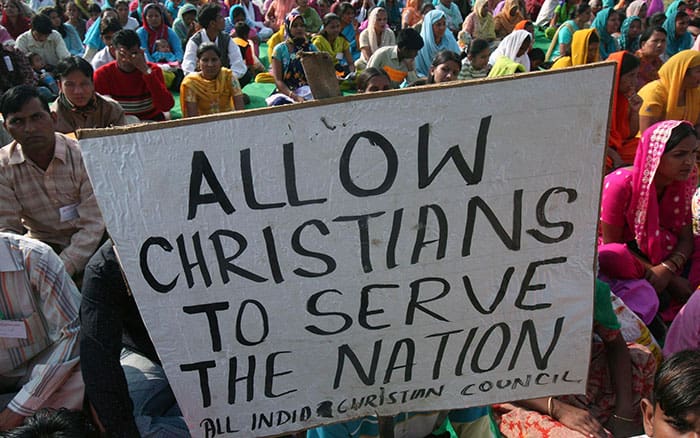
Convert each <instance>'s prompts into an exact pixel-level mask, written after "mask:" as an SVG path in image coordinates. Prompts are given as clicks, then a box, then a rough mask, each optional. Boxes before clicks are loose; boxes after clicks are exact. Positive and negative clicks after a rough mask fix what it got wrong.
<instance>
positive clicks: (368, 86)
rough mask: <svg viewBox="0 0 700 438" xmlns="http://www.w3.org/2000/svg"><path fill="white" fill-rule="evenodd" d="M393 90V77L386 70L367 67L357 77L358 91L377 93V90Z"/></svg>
mask: <svg viewBox="0 0 700 438" xmlns="http://www.w3.org/2000/svg"><path fill="white" fill-rule="evenodd" d="M386 90H391V79H389V75H388V74H387V72H385V71H384V70H381V69H378V68H374V67H367V69H365V71H363V72H362V73H360V75H359V76H358V77H357V92H358V93H375V92H377V91H386Z"/></svg>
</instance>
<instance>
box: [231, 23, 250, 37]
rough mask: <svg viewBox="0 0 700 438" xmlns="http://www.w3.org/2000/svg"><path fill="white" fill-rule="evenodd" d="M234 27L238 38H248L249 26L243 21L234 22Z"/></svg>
mask: <svg viewBox="0 0 700 438" xmlns="http://www.w3.org/2000/svg"><path fill="white" fill-rule="evenodd" d="M233 28H234V29H236V36H237V37H238V38H243V39H244V40H247V39H248V34H249V33H250V26H248V24H247V23H246V22H245V21H239V22H238V23H236V25H235V26H233Z"/></svg>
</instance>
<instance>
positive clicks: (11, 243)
mask: <svg viewBox="0 0 700 438" xmlns="http://www.w3.org/2000/svg"><path fill="white" fill-rule="evenodd" d="M79 307H80V293H79V292H78V290H77V288H76V287H75V284H74V283H73V281H72V280H71V278H70V276H69V275H68V273H67V272H66V269H65V267H64V265H63V262H62V261H61V259H60V258H58V256H57V255H56V254H55V253H54V252H53V250H52V249H51V248H50V247H49V246H48V245H45V244H43V243H41V242H39V241H38V240H34V239H30V238H28V237H25V236H20V235H17V234H10V233H2V232H0V318H1V319H2V321H0V430H9V429H12V428H14V427H17V426H19V425H20V424H22V422H23V421H24V418H25V417H27V416H30V415H32V414H33V413H34V412H36V411H37V410H38V409H41V408H45V407H51V408H59V407H66V408H68V409H80V408H82V402H83V392H84V387H83V381H82V378H81V376H80V364H79V361H80V354H79V342H78V334H79V330H80V323H79V319H78V309H79Z"/></svg>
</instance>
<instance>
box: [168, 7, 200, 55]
mask: <svg viewBox="0 0 700 438" xmlns="http://www.w3.org/2000/svg"><path fill="white" fill-rule="evenodd" d="M196 19H197V7H196V6H195V5H193V4H191V3H185V4H184V5H182V6H181V7H180V9H178V10H177V18H176V19H175V21H174V22H173V30H174V31H175V33H176V34H177V36H178V38H180V45H181V46H182V47H186V46H187V41H188V40H189V39H190V38H191V37H192V35H194V34H195V33H196V32H197V29H196V27H195V20H196Z"/></svg>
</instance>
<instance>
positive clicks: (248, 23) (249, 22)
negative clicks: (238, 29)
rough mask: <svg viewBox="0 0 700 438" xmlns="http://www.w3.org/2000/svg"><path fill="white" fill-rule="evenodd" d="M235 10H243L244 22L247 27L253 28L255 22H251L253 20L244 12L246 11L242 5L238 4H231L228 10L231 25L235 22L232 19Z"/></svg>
mask: <svg viewBox="0 0 700 438" xmlns="http://www.w3.org/2000/svg"><path fill="white" fill-rule="evenodd" d="M237 10H241V11H243V16H245V24H247V25H248V27H250V28H251V29H255V23H253V20H251V19H250V18H249V17H248V14H246V12H245V8H244V7H243V6H241V5H240V4H236V5H233V7H232V8H231V10H229V11H228V19H229V20H230V21H231V26H233V27H235V23H234V21H233V16H234V15H235V14H234V13H235V12H236V11H237Z"/></svg>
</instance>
